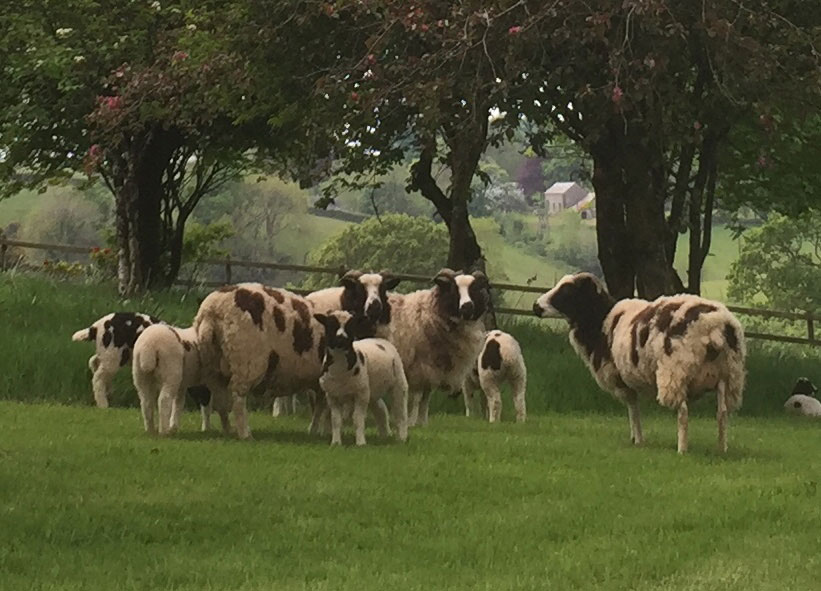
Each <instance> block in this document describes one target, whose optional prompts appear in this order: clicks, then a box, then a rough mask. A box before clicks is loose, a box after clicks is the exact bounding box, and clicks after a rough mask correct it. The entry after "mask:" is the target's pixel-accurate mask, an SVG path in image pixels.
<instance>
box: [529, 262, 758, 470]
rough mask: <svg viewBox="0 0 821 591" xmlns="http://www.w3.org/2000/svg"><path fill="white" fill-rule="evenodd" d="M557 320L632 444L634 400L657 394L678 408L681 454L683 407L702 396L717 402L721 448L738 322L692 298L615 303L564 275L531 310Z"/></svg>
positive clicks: (637, 432)
mask: <svg viewBox="0 0 821 591" xmlns="http://www.w3.org/2000/svg"><path fill="white" fill-rule="evenodd" d="M533 310H534V312H535V313H536V315H537V316H540V317H542V316H547V315H557V314H558V315H560V316H562V317H564V318H566V319H567V320H568V321H569V323H570V342H571V344H572V345H573V348H574V349H575V350H576V352H577V353H578V354H579V356H580V357H581V358H582V359H583V360H584V362H585V363H586V364H587V366H588V367H589V368H590V371H591V373H592V374H593V377H594V378H595V379H596V382H597V383H598V384H599V386H600V387H601V388H602V389H604V390H607V391H609V392H610V393H611V394H613V396H615V397H616V398H617V399H618V400H620V401H622V402H623V403H625V404H626V405H627V411H628V416H629V419H630V432H631V438H632V441H633V443H635V444H640V443H641V442H642V433H641V423H640V419H639V407H638V394H639V393H652V392H653V391H654V390H655V391H656V399H657V401H658V402H659V404H661V405H663V406H666V407H669V408H675V409H678V452H679V453H681V454H683V453H686V452H687V424H688V402H689V401H690V400H693V399H695V398H697V397H698V396H700V395H701V394H703V393H704V392H705V391H707V390H716V391H717V398H718V411H717V419H718V445H719V449H720V450H721V451H722V452H726V450H727V415H728V413H729V412H731V411H733V410H735V409H736V408H739V407H740V406H741V401H742V395H743V390H744V379H745V365H744V364H745V358H746V345H745V341H744V331H743V330H742V328H741V325H740V324H739V322H738V320H736V318H735V316H733V315H732V313H730V311H729V310H727V308H726V307H725V306H724V305H723V304H721V303H719V302H714V301H710V300H706V299H703V298H701V297H698V296H695V295H677V296H669V297H660V298H658V299H656V300H654V301H652V302H650V301H647V300H641V299H626V300H622V301H619V302H616V301H615V300H614V299H613V298H612V297H611V296H610V294H609V293H608V292H607V290H606V289H605V288H604V286H603V285H602V283H601V282H600V281H599V279H597V278H596V277H595V276H593V275H591V274H590V273H578V274H575V275H566V276H565V277H563V278H562V279H561V280H560V281H559V282H558V283H557V284H556V286H555V287H553V289H551V290H550V291H548V292H547V293H545V294H543V295H542V296H541V297H539V299H538V300H536V302H535V303H534V304H533Z"/></svg>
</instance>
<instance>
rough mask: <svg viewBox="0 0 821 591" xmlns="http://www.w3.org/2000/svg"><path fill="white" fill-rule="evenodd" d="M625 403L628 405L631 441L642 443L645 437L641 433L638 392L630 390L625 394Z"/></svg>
mask: <svg viewBox="0 0 821 591" xmlns="http://www.w3.org/2000/svg"><path fill="white" fill-rule="evenodd" d="M624 403H625V404H626V405H627V418H628V419H629V420H630V441H632V442H633V444H635V445H641V444H642V442H643V441H644V439H643V437H642V434H641V417H640V415H639V397H638V394H636V393H635V392H633V391H630V392H628V393H627V394H625V395H624Z"/></svg>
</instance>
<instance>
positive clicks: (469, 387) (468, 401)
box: [462, 376, 474, 417]
mask: <svg viewBox="0 0 821 591" xmlns="http://www.w3.org/2000/svg"><path fill="white" fill-rule="evenodd" d="M473 394H474V390H473V384H472V383H471V379H470V376H468V377H466V378H465V381H464V383H463V384H462V399H463V400H464V401H465V416H466V417H469V416H470V411H471V410H472V408H471V407H472V406H473Z"/></svg>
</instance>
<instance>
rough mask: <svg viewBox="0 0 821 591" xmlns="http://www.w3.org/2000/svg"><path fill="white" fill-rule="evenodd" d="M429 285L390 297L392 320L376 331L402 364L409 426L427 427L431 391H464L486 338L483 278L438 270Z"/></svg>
mask: <svg viewBox="0 0 821 591" xmlns="http://www.w3.org/2000/svg"><path fill="white" fill-rule="evenodd" d="M433 282H434V284H435V286H434V287H432V288H430V289H423V290H420V291H415V292H412V293H409V294H398V293H389V294H388V302H389V304H390V320H389V322H388V323H386V324H378V325H377V327H376V336H377V337H379V338H384V339H387V340H389V341H390V342H391V343H393V345H394V346H395V347H396V349H397V351H399V355H400V357H401V358H402V363H403V365H404V367H405V375H406V376H407V379H408V385H409V387H410V392H411V401H410V404H409V419H408V422H409V424H410V425H411V426H413V425H425V424H427V422H428V403H429V400H430V393H431V390H434V389H441V390H444V391H446V392H460V391H461V390H462V385H463V384H464V381H465V377H467V375H468V374H469V373H470V372H471V370H472V369H473V366H474V364H475V363H476V358H477V357H478V355H479V351H480V350H481V349H482V343H483V342H484V338H485V328H484V323H483V321H482V318H483V316H484V314H485V312H486V311H487V308H488V305H489V303H490V291H489V288H490V286H489V283H488V280H487V277H486V276H485V275H484V273H481V272H478V271H477V272H475V273H472V274H465V273H459V272H456V271H452V270H450V269H442V270H441V271H439V273H438V274H437V275H436V277H434V278H433Z"/></svg>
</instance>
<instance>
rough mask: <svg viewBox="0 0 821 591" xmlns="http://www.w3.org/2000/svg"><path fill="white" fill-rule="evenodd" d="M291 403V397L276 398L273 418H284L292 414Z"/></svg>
mask: <svg viewBox="0 0 821 591" xmlns="http://www.w3.org/2000/svg"><path fill="white" fill-rule="evenodd" d="M290 403H291V397H290V396H277V397H276V398H274V408H273V410H272V412H271V416H274V417H282V416H285V415H288V414H291V408H290V406H291V404H290Z"/></svg>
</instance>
